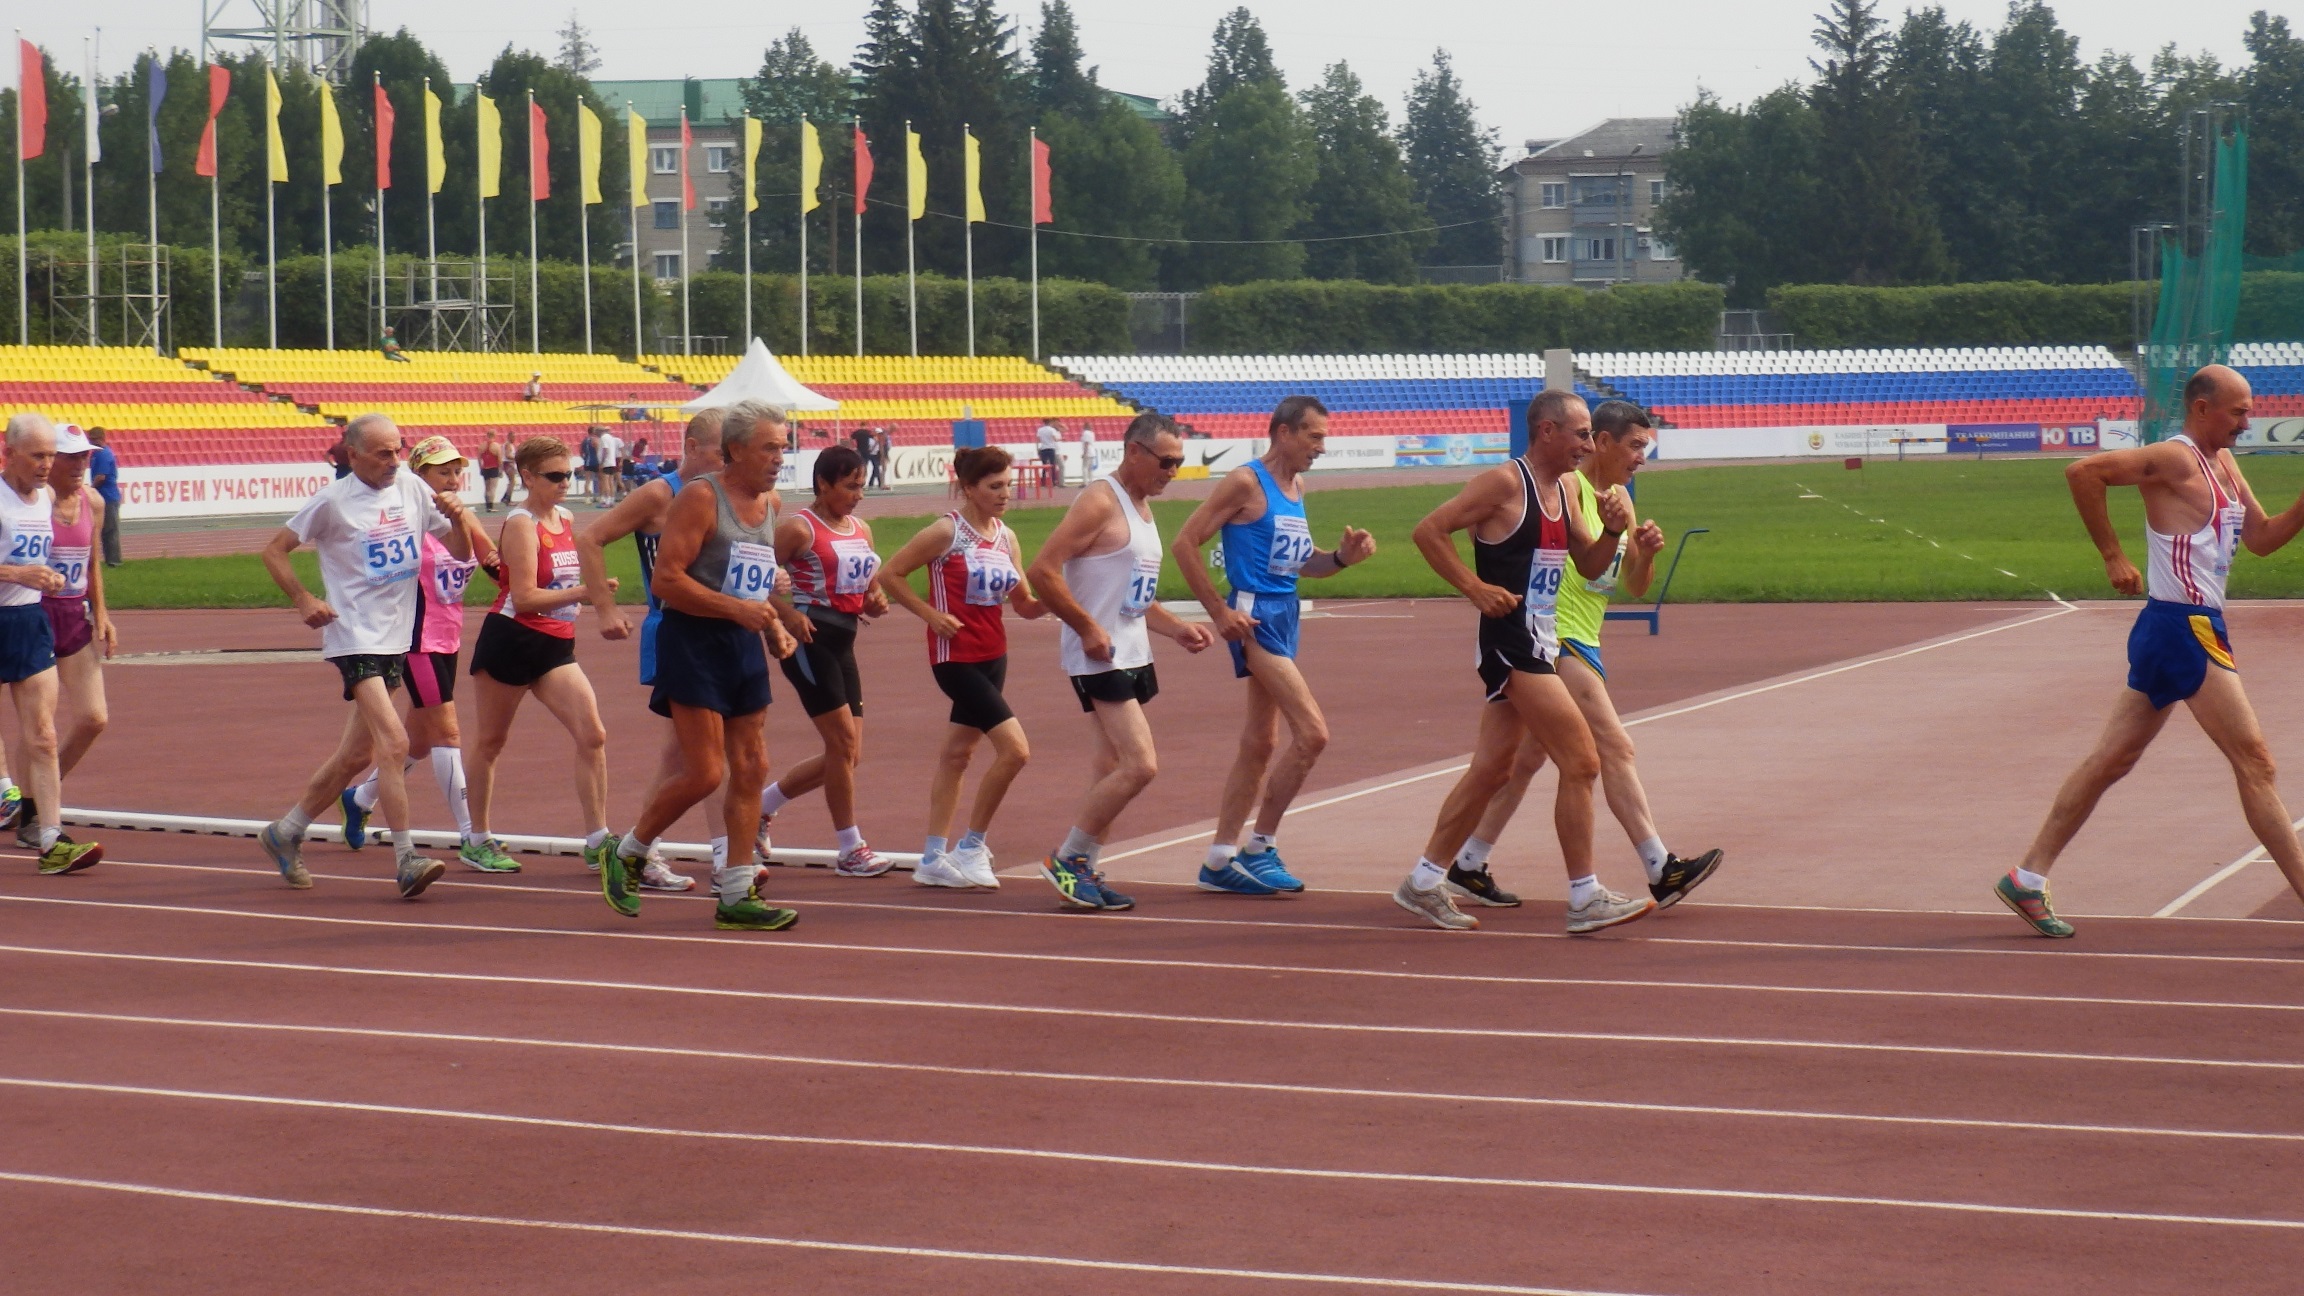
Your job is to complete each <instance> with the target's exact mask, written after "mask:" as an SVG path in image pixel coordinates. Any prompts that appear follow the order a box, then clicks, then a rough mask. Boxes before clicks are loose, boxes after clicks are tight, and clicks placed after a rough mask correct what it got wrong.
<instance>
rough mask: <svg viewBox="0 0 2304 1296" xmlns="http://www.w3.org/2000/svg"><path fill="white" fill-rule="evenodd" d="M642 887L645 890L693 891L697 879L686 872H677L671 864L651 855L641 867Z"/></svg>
mask: <svg viewBox="0 0 2304 1296" xmlns="http://www.w3.org/2000/svg"><path fill="white" fill-rule="evenodd" d="M640 889H641V890H643V891H693V890H695V889H696V879H694V878H692V877H689V876H688V875H687V874H685V873H675V872H673V871H672V868H671V866H670V865H668V864H666V863H665V862H664V861H662V860H660V859H657V858H656V857H655V856H653V855H651V856H649V857H648V861H647V863H645V864H643V865H641V867H640Z"/></svg>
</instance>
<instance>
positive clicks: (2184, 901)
mask: <svg viewBox="0 0 2304 1296" xmlns="http://www.w3.org/2000/svg"><path fill="white" fill-rule="evenodd" d="M2289 826H2290V827H2291V828H2298V829H2304V819H2299V820H2297V821H2296V822H2295V823H2293V824H2291V825H2289ZM2271 858H2272V856H2271V855H2270V854H2268V853H2266V851H2265V850H2264V847H2263V846H2262V845H2258V846H2257V847H2256V849H2254V850H2252V851H2249V852H2248V853H2247V854H2245V855H2242V856H2241V857H2240V858H2238V859H2236V860H2234V861H2232V862H2231V863H2229V864H2227V865H2225V866H2224V867H2222V868H2220V869H2218V870H2216V871H2215V872H2213V873H2211V874H2209V875H2208V876H2206V877H2204V878H2202V879H2200V880H2199V881H2197V882H2195V883H2193V884H2192V885H2191V886H2190V887H2188V888H2186V890H2185V892H2184V894H2182V895H2180V896H2178V897H2176V898H2175V899H2173V900H2171V901H2169V902H2168V903H2166V904H2164V905H2162V906H2160V907H2159V908H2158V909H2155V910H2153V911H2152V916H2153V917H2155V918H2173V917H2175V916H2176V915H2178V914H2180V913H2182V912H2184V907H2185V906H2186V905H2189V904H2191V903H2192V902H2193V901H2195V900H2197V899H2199V898H2200V897H2202V896H2204V895H2206V894H2208V893H2209V892H2210V891H2213V890H2215V889H2216V888H2217V887H2219V886H2221V885H2223V884H2224V883H2225V882H2226V881H2228V880H2230V879H2231V878H2232V877H2233V875H2235V874H2237V873H2238V872H2240V870H2242V869H2244V868H2246V867H2248V866H2249V865H2251V864H2254V863H2255V862H2256V861H2258V860H2268V859H2271Z"/></svg>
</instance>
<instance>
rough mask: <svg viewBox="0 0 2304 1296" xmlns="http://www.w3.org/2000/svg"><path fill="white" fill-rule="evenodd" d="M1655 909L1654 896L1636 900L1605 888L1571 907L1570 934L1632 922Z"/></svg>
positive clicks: (1569, 916) (1569, 918)
mask: <svg viewBox="0 0 2304 1296" xmlns="http://www.w3.org/2000/svg"><path fill="white" fill-rule="evenodd" d="M1654 912H1656V901H1655V900H1654V899H1653V898H1651V897H1648V896H1641V897H1640V898H1639V899H1637V900H1635V899H1633V898H1632V897H1631V896H1626V895H1618V894H1616V893H1615V892H1613V891H1611V890H1609V889H1608V888H1606V887H1602V888H1600V894H1598V895H1596V896H1593V897H1592V898H1591V899H1590V900H1587V901H1585V902H1584V903H1583V904H1582V905H1574V906H1570V908H1569V910H1568V931H1569V933H1570V934H1571V935H1581V934H1583V933H1585V932H1596V931H1599V930H1600V929H1602V928H1604V927H1615V926H1618V925H1620V924H1623V923H1628V922H1631V921H1632V920H1633V919H1635V918H1645V917H1647V916H1648V915H1649V914H1652V913H1654Z"/></svg>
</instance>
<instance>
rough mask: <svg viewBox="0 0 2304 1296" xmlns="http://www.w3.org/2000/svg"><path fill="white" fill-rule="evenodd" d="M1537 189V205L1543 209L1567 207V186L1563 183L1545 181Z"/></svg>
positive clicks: (1547, 258) (1548, 258)
mask: <svg viewBox="0 0 2304 1296" xmlns="http://www.w3.org/2000/svg"><path fill="white" fill-rule="evenodd" d="M1538 189H1539V192H1540V194H1541V196H1540V197H1539V198H1538V199H1537V202H1538V203H1539V205H1541V206H1545V207H1565V206H1567V205H1568V186H1567V184H1566V183H1565V182H1563V181H1559V180H1547V181H1545V182H1544V183H1543V184H1542V185H1540V186H1538ZM1545 259H1546V260H1550V259H1551V258H1550V257H1546V258H1545Z"/></svg>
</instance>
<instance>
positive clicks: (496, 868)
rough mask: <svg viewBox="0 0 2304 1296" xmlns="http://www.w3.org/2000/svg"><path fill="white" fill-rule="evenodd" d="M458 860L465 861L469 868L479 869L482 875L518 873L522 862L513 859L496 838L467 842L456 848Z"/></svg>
mask: <svg viewBox="0 0 2304 1296" xmlns="http://www.w3.org/2000/svg"><path fill="white" fill-rule="evenodd" d="M456 858H457V859H460V860H462V861H464V863H465V865H466V866H467V867H469V868H474V869H478V870H479V871H480V872H482V873H517V872H519V871H520V861H518V860H516V859H514V858H512V856H511V853H510V852H508V851H506V850H505V849H504V843H503V842H500V841H498V840H496V839H495V838H494V837H483V838H481V839H480V840H478V841H467V842H465V843H464V844H463V845H461V846H458V847H457V848H456Z"/></svg>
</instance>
